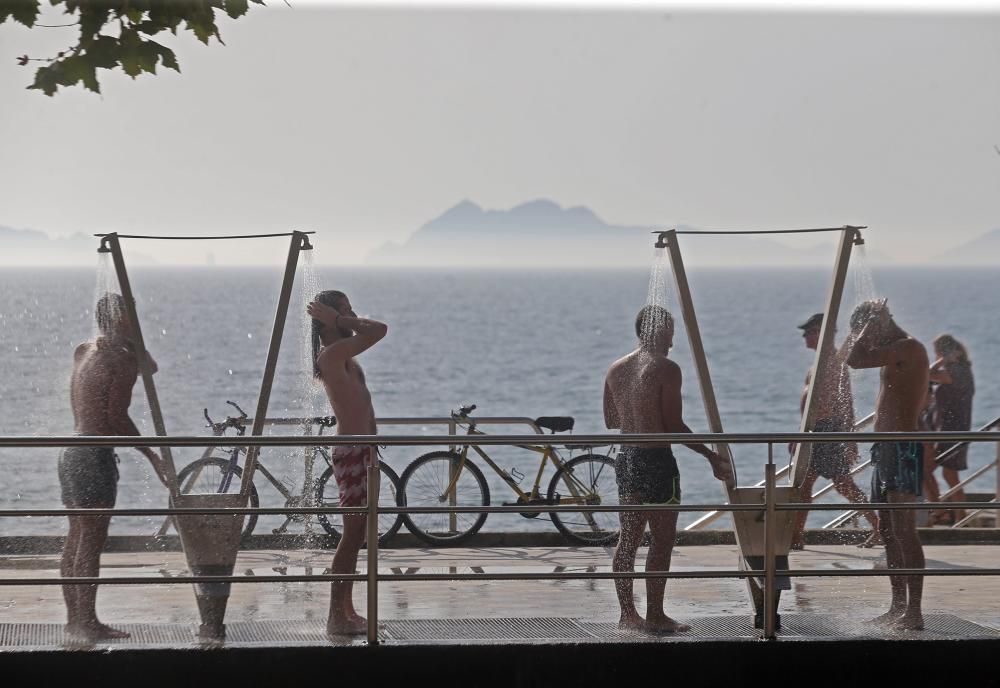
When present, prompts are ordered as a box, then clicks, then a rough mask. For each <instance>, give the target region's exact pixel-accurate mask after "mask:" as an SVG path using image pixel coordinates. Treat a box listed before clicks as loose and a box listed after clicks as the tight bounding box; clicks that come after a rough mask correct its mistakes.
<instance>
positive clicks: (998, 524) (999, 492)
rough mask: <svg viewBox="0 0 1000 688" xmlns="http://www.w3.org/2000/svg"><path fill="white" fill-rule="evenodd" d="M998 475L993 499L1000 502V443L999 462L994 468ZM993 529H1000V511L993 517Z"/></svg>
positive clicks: (998, 446)
mask: <svg viewBox="0 0 1000 688" xmlns="http://www.w3.org/2000/svg"><path fill="white" fill-rule="evenodd" d="M993 470H994V471H995V472H996V475H997V489H996V490H995V491H994V492H993V499H995V500H997V501H998V502H1000V442H997V462H996V464H995V466H994V468H993ZM993 527H994V528H1000V509H997V510H996V512H995V513H994V515H993Z"/></svg>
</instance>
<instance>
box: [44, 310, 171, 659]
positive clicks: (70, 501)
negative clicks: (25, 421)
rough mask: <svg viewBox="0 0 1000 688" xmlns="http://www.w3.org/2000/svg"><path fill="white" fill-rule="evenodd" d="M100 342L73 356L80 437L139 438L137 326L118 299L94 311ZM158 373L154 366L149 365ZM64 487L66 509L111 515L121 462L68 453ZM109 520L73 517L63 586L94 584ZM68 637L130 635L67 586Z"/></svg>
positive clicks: (154, 457) (106, 453)
mask: <svg viewBox="0 0 1000 688" xmlns="http://www.w3.org/2000/svg"><path fill="white" fill-rule="evenodd" d="M94 314H95V317H96V318H97V326H98V329H99V330H100V335H99V336H98V337H97V338H96V339H95V340H94V341H92V342H84V343H83V344H81V345H80V346H78V347H77V348H76V352H75V353H74V355H73V377H72V379H71V381H70V401H71V403H72V406H73V427H74V431H75V433H76V434H77V435H138V434H139V430H138V428H136V427H135V423H133V422H132V419H131V418H129V415H128V408H129V404H131V402H132V387H133V386H134V385H135V382H136V379H137V377H138V375H139V362H138V353H137V352H136V350H135V344H134V342H133V341H132V337H133V334H132V326H131V323H130V322H129V319H128V315H127V314H126V312H125V301H124V299H123V298H122V297H121V296H120V295H119V294H111V293H109V294H105V295H104V296H102V297H101V298H100V299H99V300H98V301H97V305H96V308H95V309H94ZM149 363H150V366H152V368H153V372H154V373H155V372H156V363H155V362H154V361H153V359H152V357H150V359H149ZM138 450H139V451H140V452H142V453H143V454H144V455H145V456H146V457H147V458H148V459H149V462H150V463H151V464H152V465H153V470H154V471H155V472H156V475H157V477H159V479H160V481H161V482H163V484H164V485H165V484H166V482H167V481H166V478H165V477H164V476H165V474H164V470H163V464H162V459H161V458H160V456H159V455H158V454H156V452H154V451H153V450H152V449H150V448H149V447H138ZM58 470H59V484H60V486H61V488H62V501H63V504H64V505H65V506H66V508H68V509H111V508H113V507H114V505H115V500H116V498H117V496H118V457H117V455H116V454H115V451H114V448H113V447H67V448H66V449H64V450H63V451H62V454H60V456H59V469H58ZM110 522H111V517H110V516H70V517H69V535H68V536H67V537H66V544H65V546H64V548H63V554H62V562H61V565H60V567H59V568H60V573H61V574H62V576H63V577H64V578H90V577H96V576H98V575H99V573H100V569H101V551H102V550H103V549H104V543H105V541H106V540H107V539H108V525H109V524H110ZM63 597H64V598H65V600H66V612H67V623H66V632H67V633H69V634H71V635H73V636H77V637H83V638H86V639H88V640H103V639H107V638H126V637H128V633H126V632H125V631H121V630H118V629H116V628H112V627H111V626H108V625H106V624H103V623H101V622H100V621H99V620H98V618H97V610H96V604H97V586H96V585H78V584H68V585H64V586H63Z"/></svg>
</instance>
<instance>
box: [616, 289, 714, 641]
mask: <svg viewBox="0 0 1000 688" xmlns="http://www.w3.org/2000/svg"><path fill="white" fill-rule="evenodd" d="M635 333H636V336H637V337H638V338H639V346H638V348H636V350H635V351H633V352H632V353H630V354H628V355H626V356H623V357H622V358H619V359H618V360H617V361H615V362H614V363H613V364H612V365H611V368H610V369H609V370H608V374H607V378H606V379H605V382H604V422H605V424H606V425H607V427H608V428H618V429H620V430H621V432H623V433H661V432H676V433H680V432H691V429H690V428H689V427H688V426H687V425H686V424H685V423H684V420H683V419H682V418H681V369H680V366H678V365H677V364H676V363H674V362H673V361H671V360H670V359H669V358H667V354H668V353H669V352H670V348H671V346H673V340H674V320H673V317H672V316H671V315H670V313H668V312H667V311H666V310H665V309H663V308H661V307H659V306H646V307H645V308H643V309H642V310H641V311H639V314H638V315H637V316H636V319H635ZM684 446H685V447H687V448H688V449H691V450H692V451H694V452H697V453H699V454H701V455H702V456H704V457H705V458H706V459H708V462H709V464H711V466H712V473H713V474H714V475H715V477H716V478H718V479H719V480H723V481H730V480H732V479H733V473H732V466H731V465H730V463H729V460H728V459H725V458H723V457H721V456H719V455H718V454H716V453H715V452H713V451H712V450H710V449H709V448H708V447H706V446H705V445H703V444H685V445H684ZM615 478H616V479H617V481H618V497H619V501H620V503H622V504H679V503H680V501H681V486H680V473H679V471H678V469H677V461H676V460H675V459H674V455H673V453H672V452H671V450H670V445H669V444H664V445H662V446H656V447H654V446H641V447H640V446H628V445H625V446H622V448H621V450H620V451H619V452H618V456H617V458H616V459H615ZM677 513H678V512H676V511H623V512H620V515H619V518H620V520H621V536H620V538H619V542H618V547H617V548H616V549H615V555H614V559H613V561H612V570H613V571H616V572H618V571H634V570H635V557H636V554H637V553H638V550H639V545H640V543H641V542H642V535H643V532H644V531H645V529H646V524H649V533H650V544H649V552H648V554H647V557H646V571H647V572H653V571H669V570H670V556H671V554H672V553H673V548H674V539H675V537H676V534H677ZM666 582H667V581H666V579H665V578H647V579H646V618H645V619H643V618H642V617H641V616H640V615H639V612H638V611H637V610H636V607H635V599H634V597H633V592H632V580H631V579H625V578H620V579H615V589H616V592H617V593H618V604H619V606H620V607H621V618H620V619H619V622H618V625H619V626H620V627H622V628H634V629H639V630H645V631H649V632H653V633H674V632H682V631H687V630H690V627H689V626H687V625H686V624H682V623H679V622H678V621H675V620H674V619H671V618H670V617H669V616H667V615H666V613H665V612H664V609H663V597H664V591H665V588H666Z"/></svg>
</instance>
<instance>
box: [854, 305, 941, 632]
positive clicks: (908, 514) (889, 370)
mask: <svg viewBox="0 0 1000 688" xmlns="http://www.w3.org/2000/svg"><path fill="white" fill-rule="evenodd" d="M844 349H845V350H846V351H849V352H850V353H849V354H848V356H847V365H849V366H850V367H852V368H881V369H882V370H881V375H880V382H879V392H878V399H877V400H876V403H875V431H876V432H914V431H916V430H917V424H918V419H919V416H920V411H921V409H922V408H923V403H924V397H925V396H926V394H927V383H928V376H929V373H928V365H929V362H928V359H927V350H926V349H925V348H924V345H923V344H921V343H920V342H918V341H917V340H916V339H914V338H913V337H911V336H910V335H909V334H907V333H906V332H905V331H904V330H903V329H902V328H901V327H899V325H897V324H896V322H895V320H893V318H892V315H891V314H890V313H889V309H888V308H887V307H886V304H885V300H884V299H883V300H881V301H864V302H862V303H861V304H860V305H858V307H857V308H856V309H855V310H854V313H853V314H852V315H851V334H849V335H848V337H847V339H846V340H845V342H844ZM871 457H872V495H871V499H872V502H873V503H875V504H892V503H900V502H914V501H916V498H917V495H919V494H920V493H921V484H922V482H923V475H922V468H923V444H922V443H920V442H875V443H874V444H873V445H872V448H871ZM879 531H880V532H881V534H882V539H883V540H884V541H885V551H886V560H887V562H888V564H889V568H890V569H898V568H906V569H922V568H924V564H925V562H924V551H923V547H922V545H921V544H920V537H919V536H918V535H917V520H916V512H915V511H913V510H909V509H905V510H887V509H882V510H880V511H879ZM889 583H890V586H891V588H892V603H891V605H890V606H889V611H888V612H886V613H885V614H882V615H881V616H879V617H877V618H875V619H873V620H872V621H873V622H874V623H876V624H879V625H883V626H891V627H893V628H899V629H904V630H921V629H923V627H924V618H923V614H922V612H921V607H920V604H921V598H922V596H923V590H924V578H923V576H889Z"/></svg>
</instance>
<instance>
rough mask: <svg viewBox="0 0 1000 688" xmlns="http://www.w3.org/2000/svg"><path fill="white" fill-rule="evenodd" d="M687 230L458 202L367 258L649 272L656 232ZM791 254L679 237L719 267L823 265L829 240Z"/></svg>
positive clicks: (771, 244)
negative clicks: (636, 268) (644, 268)
mask: <svg viewBox="0 0 1000 688" xmlns="http://www.w3.org/2000/svg"><path fill="white" fill-rule="evenodd" d="M672 228H673V229H687V230H694V231H697V229H696V228H693V227H690V226H687V225H663V226H658V227H654V226H651V225H650V226H634V225H633V226H627V225H616V224H611V223H609V222H606V221H604V220H603V219H601V218H600V217H598V216H597V214H596V213H594V212H593V211H592V210H590V209H589V208H586V207H584V206H574V207H570V208H563V207H561V206H560V205H559V204H557V203H555V202H554V201H551V200H548V199H538V200H534V201H529V202H527V203H522V204H521V205H518V206H515V207H513V208H511V209H509V210H485V209H483V208H481V207H480V206H479V205H477V204H475V203H473V202H472V201H469V200H464V201H462V202H461V203H459V204H457V205H455V206H454V207H452V208H449V209H448V210H446V211H445V212H444V213H443V214H442V215H441V216H439V217H437V218H435V219H433V220H431V221H430V222H428V223H427V224H425V225H423V226H422V227H420V228H419V229H418V230H416V231H415V232H414V233H413V234H412V235H411V236H410V237H409V239H407V240H406V241H405V242H403V243H387V244H384V245H382V246H380V247H379V248H377V249H376V250H374V251H372V252H371V253H370V254H369V255H368V258H367V261H366V262H368V263H369V264H373V265H410V266H489V267H500V266H506V265H523V266H531V267H545V266H551V267H577V266H579V267H584V266H586V267H622V266H640V265H641V266H648V265H649V261H650V259H651V257H652V255H653V243H654V242H655V237H654V236H653V234H652V232H654V231H657V230H662V229H672ZM801 243H802V247H801V248H793V247H790V246H788V245H785V244H783V243H779V242H776V241H772V240H770V239H768V238H766V237H759V236H744V237H741V238H739V239H738V240H737V239H734V238H732V237H725V236H718V235H706V236H704V237H684V238H683V239H681V247H682V249H683V251H684V259H685V262H686V263H691V264H710V265H722V266H749V265H759V266H766V265H788V264H796V265H829V264H830V263H831V261H832V260H833V248H832V246H833V244H832V242H827V243H817V240H816V239H812V238H810V239H804V240H802V242H801Z"/></svg>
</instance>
